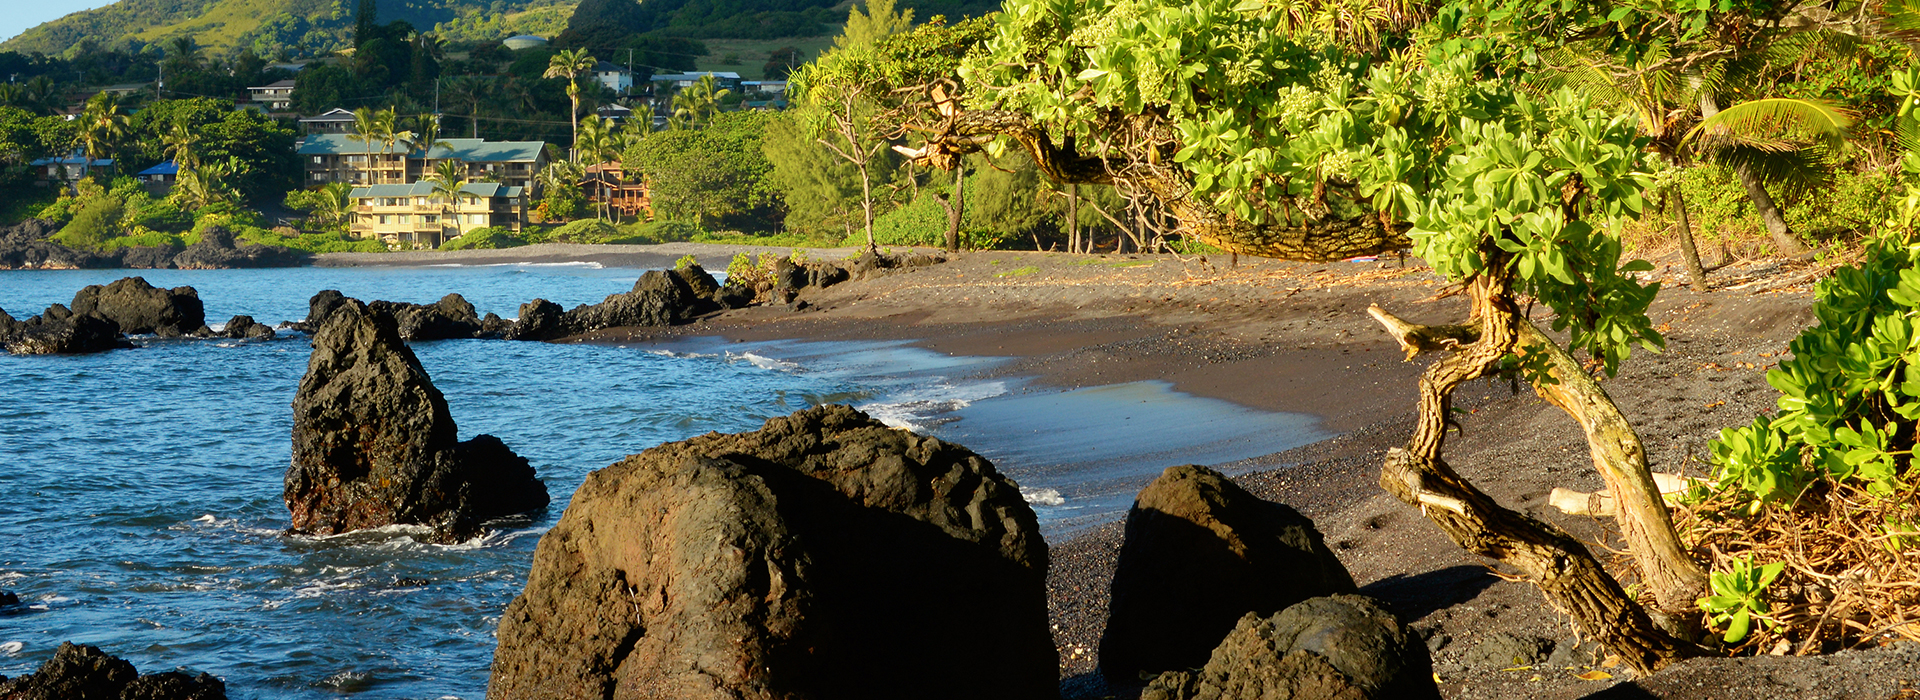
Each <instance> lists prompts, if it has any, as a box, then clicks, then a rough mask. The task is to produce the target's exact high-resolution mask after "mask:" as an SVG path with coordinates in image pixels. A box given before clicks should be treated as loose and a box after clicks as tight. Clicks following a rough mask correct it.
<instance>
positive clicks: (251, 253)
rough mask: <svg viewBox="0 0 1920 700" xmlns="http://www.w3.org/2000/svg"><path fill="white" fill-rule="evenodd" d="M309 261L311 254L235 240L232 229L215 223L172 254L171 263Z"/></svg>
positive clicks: (192, 266) (197, 266) (201, 266)
mask: <svg viewBox="0 0 1920 700" xmlns="http://www.w3.org/2000/svg"><path fill="white" fill-rule="evenodd" d="M312 261H313V255H312V254H310V253H307V252H305V251H300V250H294V249H292V248H282V247H280V246H270V245H260V244H257V243H249V242H246V241H235V240H234V237H233V232H231V231H228V230H227V229H225V228H222V227H219V226H209V227H207V228H206V229H205V230H203V231H201V232H200V240H199V241H196V242H195V243H194V244H193V245H190V246H187V249H186V250H183V251H180V254H179V255H175V256H173V266H174V267H178V268H180V269H182V270H216V269H228V268H245V267H294V266H298V265H306V264H308V263H310V262H312Z"/></svg>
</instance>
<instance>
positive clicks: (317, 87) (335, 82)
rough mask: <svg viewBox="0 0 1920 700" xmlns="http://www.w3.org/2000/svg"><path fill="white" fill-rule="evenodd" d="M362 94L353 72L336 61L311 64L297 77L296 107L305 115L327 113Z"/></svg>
mask: <svg viewBox="0 0 1920 700" xmlns="http://www.w3.org/2000/svg"><path fill="white" fill-rule="evenodd" d="M359 94H360V92H359V83H358V82H357V81H355V80H354V77H353V73H351V72H349V71H348V70H347V69H345V68H341V67H340V66H337V65H333V64H327V65H320V66H312V67H309V68H307V69H306V70H303V71H300V72H299V74H297V75H295V76H294V78H293V109H294V111H297V112H300V113H301V114H319V113H321V112H325V111H327V110H329V109H333V108H334V107H339V106H341V105H343V104H346V103H347V101H348V100H350V99H352V98H354V97H356V96H358V95H359Z"/></svg>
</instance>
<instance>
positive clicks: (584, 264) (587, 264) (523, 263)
mask: <svg viewBox="0 0 1920 700" xmlns="http://www.w3.org/2000/svg"><path fill="white" fill-rule="evenodd" d="M423 267H578V268H582V269H587V270H603V269H606V267H607V266H606V265H602V264H600V263H597V262H593V261H590V260H576V261H569V262H534V261H532V260H520V261H515V262H499V263H427V264H426V265H424V266H423Z"/></svg>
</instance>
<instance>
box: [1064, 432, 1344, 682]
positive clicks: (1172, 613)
mask: <svg viewBox="0 0 1920 700" xmlns="http://www.w3.org/2000/svg"><path fill="white" fill-rule="evenodd" d="M1354 590H1355V587H1354V584H1353V578H1352V576H1350V575H1349V574H1348V573H1347V570H1346V567H1345V566H1342V565H1341V564H1340V561H1339V560H1338V559H1336V558H1334V556H1333V552H1332V550H1329V549H1327V546H1326V544H1325V542H1323V541H1322V539H1321V536H1320V532H1319V531H1318V530H1316V529H1314V527H1313V521H1312V520H1309V519H1307V517H1306V516H1303V515H1301V514H1300V513H1299V512H1297V511H1295V510H1293V509H1292V508H1289V507H1287V506H1285V505H1282V504H1279V503H1273V502H1270V501H1264V500H1261V499H1260V498H1259V497H1257V496H1254V495H1253V494H1250V493H1247V492H1246V491H1245V490H1244V489H1241V488H1240V487H1239V486H1237V485H1235V484H1234V483H1233V482H1232V481H1231V480H1229V479H1227V478H1226V477H1225V476H1223V475H1221V474H1220V473H1219V472H1216V471H1213V470H1211V469H1207V468H1205V467H1196V466H1184V467H1170V468H1168V469H1167V470H1166V471H1165V472H1163V473H1162V474H1161V475H1160V477H1159V478H1158V479H1155V480H1154V482H1153V483H1152V484H1149V485H1148V486H1147V488H1146V489H1145V490H1142V491H1141V492H1140V495H1139V497H1137V498H1136V499H1135V500H1134V503H1133V509H1132V510H1131V511H1129V512H1128V513H1127V530H1126V540H1125V542H1124V543H1123V544H1122V545H1121V547H1120V558H1119V562H1118V564H1117V565H1116V568H1115V570H1114V575H1113V597H1112V603H1111V604H1110V605H1109V608H1108V618H1107V628H1106V632H1105V634H1103V635H1102V636H1101V638H1100V670H1101V672H1102V673H1103V674H1105V675H1106V677H1107V679H1108V681H1109V682H1112V683H1117V684H1131V683H1138V682H1139V681H1138V679H1139V677H1140V674H1141V673H1142V672H1145V673H1160V672H1162V671H1170V670H1175V669H1183V668H1193V667H1197V666H1199V665H1200V664H1202V663H1205V662H1206V660H1207V656H1208V654H1209V653H1211V652H1212V650H1213V648H1214V647H1215V646H1216V645H1218V644H1219V643H1220V638H1221V637H1222V636H1225V635H1226V633H1227V631H1228V630H1231V629H1233V627H1234V624H1235V622H1236V621H1238V620H1239V619H1240V618H1241V616H1242V615H1245V614H1247V613H1254V614H1256V615H1262V616H1264V615H1271V614H1273V613H1274V612H1276V611H1279V610H1281V609H1283V608H1286V607H1287V606H1289V605H1293V604H1295V603H1298V602H1300V601H1302V600H1306V599H1308V598H1312V597H1316V596H1324V595H1331V594H1335V593H1352V592H1354Z"/></svg>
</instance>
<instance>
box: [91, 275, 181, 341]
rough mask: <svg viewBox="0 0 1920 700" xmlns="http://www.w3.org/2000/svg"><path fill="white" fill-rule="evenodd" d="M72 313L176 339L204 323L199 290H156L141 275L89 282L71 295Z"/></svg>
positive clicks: (131, 330) (125, 330)
mask: <svg viewBox="0 0 1920 700" xmlns="http://www.w3.org/2000/svg"><path fill="white" fill-rule="evenodd" d="M73 313H75V314H77V315H83V316H84V315H87V314H98V315H100V316H102V317H105V318H107V319H108V320H111V321H113V322H114V323H116V324H119V326H120V332H121V333H126V334H128V335H137V334H144V333H152V334H156V335H159V336H162V337H167V338H177V337H180V336H183V335H188V334H190V333H192V332H193V331H194V330H195V329H198V328H199V327H201V326H204V325H206V323H207V318H206V310H205V307H204V306H202V305H201V303H200V293H199V292H197V291H194V289H193V288H192V287H174V288H173V289H158V288H155V287H154V286H153V285H151V284H147V281H146V279H144V278H140V277H126V278H122V279H119V280H116V281H114V282H113V283H112V284H109V285H106V286H104V287H102V286H100V285H97V284H96V285H89V286H88V287H86V288H84V289H81V290H80V292H79V293H77V294H74V295H73Z"/></svg>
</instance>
